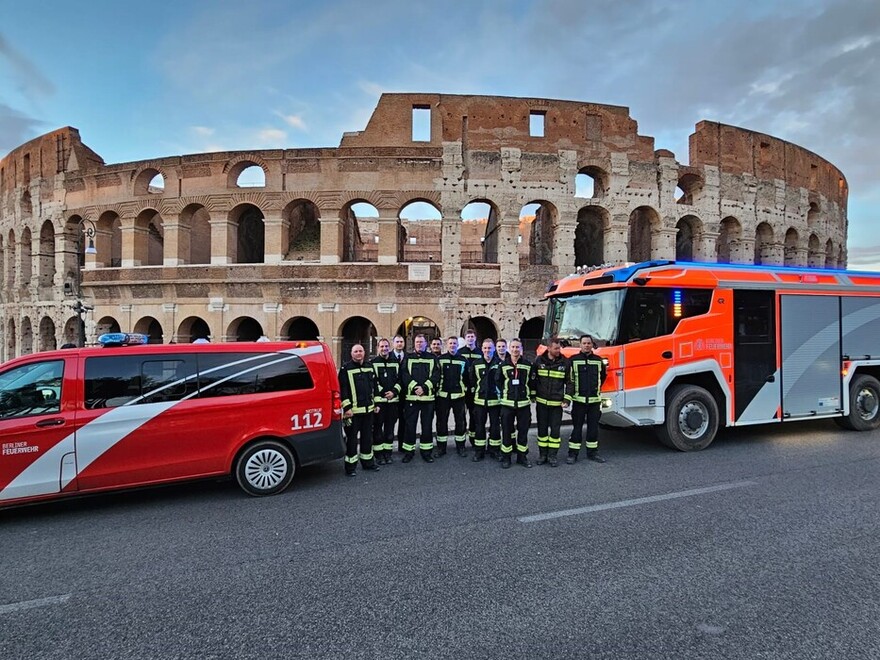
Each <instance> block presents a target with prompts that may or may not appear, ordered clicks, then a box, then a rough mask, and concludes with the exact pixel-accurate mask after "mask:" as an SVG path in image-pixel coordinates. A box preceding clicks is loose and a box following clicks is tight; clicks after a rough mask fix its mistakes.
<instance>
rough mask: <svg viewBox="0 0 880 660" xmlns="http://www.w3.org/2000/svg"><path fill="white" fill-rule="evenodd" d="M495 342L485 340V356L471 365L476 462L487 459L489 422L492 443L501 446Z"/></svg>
mask: <svg viewBox="0 0 880 660" xmlns="http://www.w3.org/2000/svg"><path fill="white" fill-rule="evenodd" d="M494 353H495V342H493V341H492V340H491V339H484V340H483V355H482V357H481V358H480V359H479V360H476V361H474V362H473V363H471V371H470V382H471V385H472V386H473V390H474V429H475V431H474V433H475V437H474V447H475V451H474V459H473V460H474V461H482V460H483V459H484V458H486V422H487V421H488V422H489V442H490V447H491V446H492V444H491V443H493V439H494V438H497V440H494V444H495V445H497V447H498V448H500V447H501V423H500V402H499V401H498V389H497V385H496V382H495V372H496V370H497V368H498V361H497V360H496V359H495V355H494Z"/></svg>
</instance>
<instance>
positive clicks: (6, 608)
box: [0, 594, 72, 615]
mask: <svg viewBox="0 0 880 660" xmlns="http://www.w3.org/2000/svg"><path fill="white" fill-rule="evenodd" d="M71 595H72V594H64V595H63V596H49V597H48V598H37V599H36V600H23V601H21V602H20V603H9V604H8V605H0V615H2V614H11V613H12V612H21V611H22V610H31V609H33V608H35V607H45V606H46V605H63V604H64V603H66V602H67V601H68V600H70V597H71Z"/></svg>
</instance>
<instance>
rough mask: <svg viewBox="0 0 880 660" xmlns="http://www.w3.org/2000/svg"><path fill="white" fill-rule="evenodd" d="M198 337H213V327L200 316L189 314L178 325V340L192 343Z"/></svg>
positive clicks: (178, 341) (183, 342) (208, 338)
mask: <svg viewBox="0 0 880 660" xmlns="http://www.w3.org/2000/svg"><path fill="white" fill-rule="evenodd" d="M196 339H207V340H209V341H210V339H211V328H210V326H209V325H208V323H207V321H205V320H204V319H203V318H201V317H199V316H187V317H186V318H185V319H183V321H181V322H180V325H178V326H177V337H176V341H177V343H178V344H191V343H192V342H194V341H195V340H196Z"/></svg>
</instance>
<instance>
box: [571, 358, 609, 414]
mask: <svg viewBox="0 0 880 660" xmlns="http://www.w3.org/2000/svg"><path fill="white" fill-rule="evenodd" d="M607 376H608V373H607V371H606V368H605V361H604V360H603V359H602V358H600V357H599V356H598V355H596V354H595V353H589V354H587V353H584V352H583V351H581V352H580V353H578V354H576V355H572V356H571V357H570V358H569V359H568V376H567V377H566V379H565V398H566V399H568V400H569V401H574V402H577V403H599V401H601V400H602V397H601V395H600V392H601V390H602V383H604V382H605V378H606V377H607Z"/></svg>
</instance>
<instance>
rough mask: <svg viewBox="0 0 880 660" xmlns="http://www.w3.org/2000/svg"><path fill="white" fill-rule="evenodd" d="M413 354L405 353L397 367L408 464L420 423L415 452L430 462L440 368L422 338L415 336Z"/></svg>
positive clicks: (413, 450) (411, 456)
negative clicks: (402, 402) (402, 399)
mask: <svg viewBox="0 0 880 660" xmlns="http://www.w3.org/2000/svg"><path fill="white" fill-rule="evenodd" d="M414 344H415V349H416V350H415V352H413V353H408V354H407V356H406V357H405V358H404V360H403V365H402V366H401V368H400V383H401V386H402V391H403V393H404V394H405V395H406V434H405V436H404V441H403V461H402V462H404V463H409V462H410V461H411V460H412V459H413V455H414V453H415V449H416V426H418V425H419V422H421V427H422V428H421V436H420V438H419V440H418V445H419V451H420V452H421V454H422V459H423V460H424V461H425V462H426V463H433V462H434V456H433V453H434V438H433V428H432V427H433V422H434V399H435V396H436V394H437V386H438V385H439V384H440V365H439V364H438V362H437V357H436V356H435V355H433V354H431V353H428V352H427V351H426V350H425V348H426V347H427V345H428V342H427V340H426V339H425V335H416V337H415V341H414Z"/></svg>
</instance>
